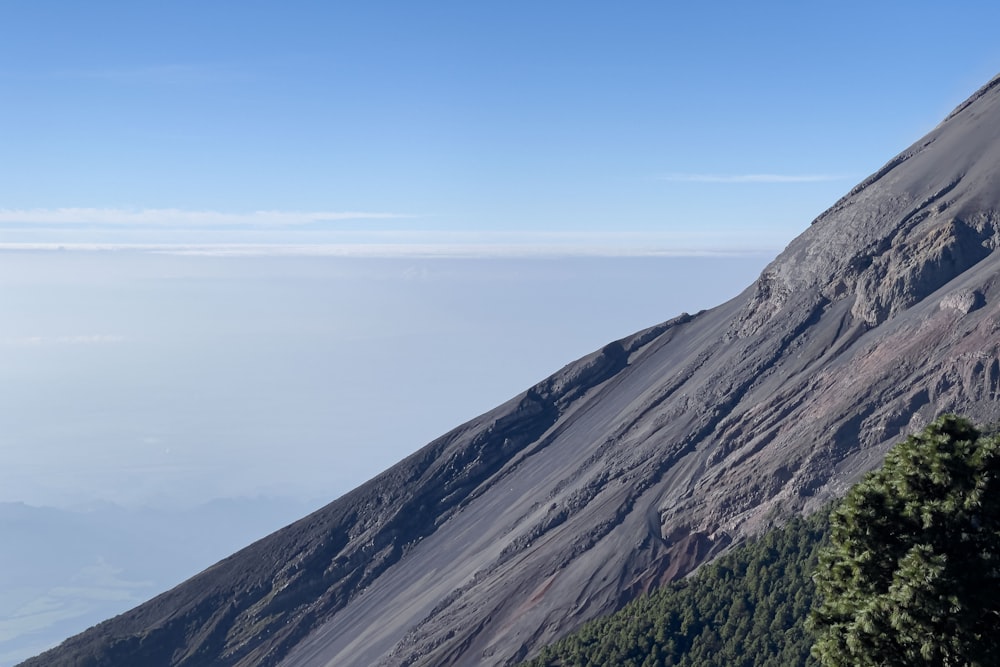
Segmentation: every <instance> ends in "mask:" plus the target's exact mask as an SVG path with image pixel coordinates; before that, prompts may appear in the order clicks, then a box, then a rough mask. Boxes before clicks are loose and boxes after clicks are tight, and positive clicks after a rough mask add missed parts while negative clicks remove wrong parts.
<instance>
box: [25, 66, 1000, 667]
mask: <svg viewBox="0 0 1000 667" xmlns="http://www.w3.org/2000/svg"><path fill="white" fill-rule="evenodd" d="M998 243H1000V78H997V79H994V80H993V81H991V82H990V83H989V84H987V85H986V86H985V87H983V88H982V89H981V90H979V91H978V92H976V93H975V94H974V95H973V96H972V97H971V98H970V99H969V100H968V101H967V102H965V103H963V104H962V105H961V106H959V107H958V108H957V109H956V110H955V111H954V112H953V113H952V114H951V115H949V116H948V117H947V118H946V119H945V120H944V121H943V122H942V123H941V124H940V125H939V126H938V127H937V128H935V129H934V130H933V131H932V132H930V133H929V134H928V135H927V136H925V137H924V138H922V139H920V140H919V141H918V142H917V143H915V144H914V145H913V146H911V147H910V148H908V149H907V150H905V151H904V152H903V153H901V154H900V155H898V156H896V157H895V158H893V159H892V160H890V161H889V162H888V163H887V164H886V165H885V166H884V167H883V168H882V169H880V170H879V171H878V172H876V173H875V174H873V175H872V176H871V177H869V178H868V179H866V180H865V181H863V182H862V183H861V184H859V185H858V186H857V187H855V188H854V189H853V190H852V191H851V192H849V193H848V194H847V195H846V196H844V197H843V198H842V199H841V200H840V201H838V202H837V203H835V204H834V205H833V207H832V208H830V209H829V210H828V211H826V212H825V213H823V214H822V215H821V216H820V217H819V218H817V219H816V220H815V221H814V222H813V223H812V225H811V226H810V227H809V228H808V229H807V230H806V231H805V232H804V233H803V234H802V235H801V236H799V237H798V238H797V239H795V240H794V241H793V242H792V243H791V244H790V245H789V246H788V248H786V249H785V251H784V252H782V253H781V254H780V255H779V256H778V257H777V258H776V259H775V260H774V261H773V262H772V263H771V264H770V265H769V266H768V267H767V268H766V269H765V270H764V272H763V273H762V274H761V276H760V278H759V279H758V280H757V281H756V282H755V283H754V284H752V285H751V286H750V287H748V288H747V289H746V290H745V291H744V292H743V293H742V294H740V295H739V296H737V297H736V298H734V299H732V300H731V301H729V302H727V303H724V304H722V305H720V306H718V307H716V308H713V309H711V310H708V311H703V312H701V313H698V314H695V315H682V316H680V317H677V318H675V319H673V320H670V321H668V322H666V323H664V324H661V325H658V326H655V327H652V328H650V329H648V330H646V331H642V332H639V333H637V334H635V335H633V336H630V337H628V338H625V339H623V340H620V341H617V342H614V343H611V344H609V345H607V346H606V347H605V348H604V349H602V350H600V351H598V352H596V353H594V354H592V355H590V356H588V357H585V358H583V359H581V360H579V361H577V362H575V363H572V364H570V365H569V366H567V367H566V368H564V369H563V370H561V371H560V372H558V373H556V374H555V375H553V376H552V377H550V378H548V379H547V380H545V381H543V382H541V383H539V384H538V385H536V386H534V387H532V388H531V389H529V390H528V391H526V392H524V393H523V394H521V395H519V396H517V397H515V398H513V399H512V400H510V401H509V402H507V403H505V404H503V405H501V406H499V407H497V408H496V409H494V410H493V411H491V412H489V413H487V414H484V415H482V416H481V417H478V418H476V419H473V420H472V421H470V422H468V423H466V424H464V425H462V426H460V427H458V428H456V429H455V430H453V431H451V432H450V433H447V434H446V435H444V436H442V437H441V438H439V439H437V440H435V441H433V442H431V443H430V444H428V445H427V446H426V447H424V448H423V449H421V450H419V451H418V452H416V453H415V454H413V455H412V456H410V457H409V458H407V459H405V460H403V461H401V462H400V463H398V464H397V465H395V466H393V467H392V468H390V469H389V470H387V471H386V472H384V473H383V474H381V475H379V476H378V477H376V478H374V479H372V480H371V481H369V482H367V483H366V484H364V485H362V486H360V487H359V488H357V489H355V490H354V491H352V492H350V493H348V494H346V495H344V496H343V497H341V498H339V499H337V500H336V501H334V502H332V503H331V504H329V505H328V506H326V507H324V508H322V509H320V510H318V511H317V512H315V513H313V514H311V515H309V516H307V517H305V518H303V519H301V520H300V521H298V522H296V523H294V524H292V525H290V526H288V527H286V528H284V529H282V530H280V531H278V532H276V533H274V534H272V535H270V536H268V537H266V538H264V539H262V540H260V541H258V542H256V543H254V544H252V545H250V546H249V547H247V548H246V549H244V550H242V551H240V552H238V553H236V554H234V555H233V556H231V557H229V558H227V559H226V560H223V561H222V562H220V563H218V564H217V565H215V566H213V567H211V568H209V569H208V570H206V571H204V572H202V573H201V574H199V575H197V576H195V577H193V578H192V579H190V580H188V581H187V582H185V583H183V584H181V585H180V586H178V587H176V588H174V589H172V590H170V591H168V592H166V593H164V594H162V595H160V596H159V597H157V598H154V599H153V600H151V601H149V602H147V603H145V604H143V605H141V606H139V607H137V608H136V609H134V610H132V611H130V612H128V613H126V614H123V615H121V616H118V617H116V618H114V619H111V620H109V621H106V622H105V623H103V624H100V625H98V626H96V627H94V628H92V629H90V630H88V631H87V632H85V633H83V634H81V635H78V636H76V637H73V638H71V639H69V640H67V641H66V642H65V643H63V645H61V646H60V647H58V648H56V649H53V650H52V651H49V652H47V653H45V654H43V655H42V656H40V657H38V658H35V659H33V660H30V661H28V662H27V663H25V664H26V665H31V666H35V665H46V666H47V667H51V666H53V665H132V664H149V665H154V664H155V665H178V666H180V665H185V666H195V665H227V666H228V665H232V666H235V665H240V666H247V667H249V666H251V665H253V666H257V665H265V666H269V665H282V666H283V667H317V666H326V665H337V666H338V667H343V666H352V665H357V666H361V665H380V666H403V665H434V666H437V665H509V664H515V663H517V662H519V661H521V660H524V659H528V658H531V657H533V656H534V655H535V654H537V653H538V652H539V651H540V650H541V649H542V647H544V646H545V645H547V644H550V643H551V642H553V641H554V640H556V639H558V638H560V637H562V636H564V635H565V634H567V633H568V632H570V631H572V630H574V629H576V628H578V627H580V626H581V625H583V624H584V623H585V622H587V621H589V620H591V619H594V618H596V617H598V616H602V615H605V614H607V613H609V612H612V611H614V610H616V609H619V608H621V607H622V606H623V605H625V604H626V603H627V602H628V601H629V600H631V599H633V598H635V597H636V596H637V595H639V594H640V593H643V592H646V591H648V590H650V589H652V588H656V587H660V586H662V585H663V584H665V583H666V582H669V581H672V580H675V579H677V578H679V577H681V576H683V575H685V574H687V573H689V572H691V571H692V570H693V569H694V568H696V567H698V566H699V565H701V564H702V563H705V562H707V561H708V560H711V559H712V558H714V557H715V556H717V555H718V554H720V553H722V552H723V551H725V550H726V549H727V547H728V546H729V545H731V544H733V543H735V542H739V541H742V540H743V539H745V538H746V537H748V536H750V535H754V534H758V533H760V532H762V531H763V530H764V529H765V528H767V527H769V526H771V525H772V524H774V523H775V522H779V521H780V520H781V519H782V518H784V517H789V516H792V515H794V514H797V513H808V512H811V511H813V510H815V509H817V508H819V507H821V506H824V505H825V504H826V503H827V502H828V501H829V500H831V499H833V498H836V497H838V496H840V495H842V494H843V493H844V492H845V491H846V489H847V488H848V487H849V486H850V485H851V483H853V482H854V481H855V480H857V479H858V478H859V477H860V475H861V474H862V473H863V472H865V471H867V470H870V469H872V468H874V467H876V466H877V465H878V464H879V463H880V462H881V460H882V458H883V456H884V454H885V452H886V450H887V449H888V448H889V446H890V445H891V444H892V443H893V442H894V441H896V440H897V439H899V438H900V436H902V435H905V434H907V433H910V432H913V431H916V430H918V429H920V428H922V427H923V426H924V425H926V424H927V423H929V422H930V421H931V420H932V419H933V418H934V417H935V416H937V415H938V414H940V413H942V412H957V413H962V414H964V415H968V416H969V417H970V418H971V419H972V420H974V421H977V422H981V423H985V422H991V421H994V420H995V419H996V401H997V397H998V391H1000V349H998V348H1000V335H998V332H1000V285H998V284H997V275H998V271H1000V256H998V255H997V254H996V253H995V252H994V250H995V249H996V248H997V246H998ZM664 289H669V287H666V286H665V287H664Z"/></svg>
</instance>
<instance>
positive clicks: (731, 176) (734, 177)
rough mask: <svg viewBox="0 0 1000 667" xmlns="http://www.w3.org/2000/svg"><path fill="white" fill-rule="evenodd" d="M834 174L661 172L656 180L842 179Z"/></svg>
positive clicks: (782, 181)
mask: <svg viewBox="0 0 1000 667" xmlns="http://www.w3.org/2000/svg"><path fill="white" fill-rule="evenodd" d="M845 178H846V176H838V175H834V174H683V173H673V174H661V175H660V176H657V180H660V181H670V182H673V183H823V182H827V181H840V180H844V179H845Z"/></svg>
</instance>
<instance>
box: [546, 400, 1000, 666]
mask: <svg viewBox="0 0 1000 667" xmlns="http://www.w3.org/2000/svg"><path fill="white" fill-rule="evenodd" d="M998 652H1000V435H998V434H997V431H996V428H995V427H990V428H988V429H987V430H986V432H983V431H981V430H980V429H978V428H976V427H975V426H973V425H972V423H970V422H969V421H967V420H965V419H962V418H960V417H956V416H954V415H943V416H941V417H939V418H938V419H937V420H935V421H934V422H933V423H932V424H930V425H928V426H927V428H925V429H924V430H923V431H922V432H920V433H917V434H914V435H911V436H909V437H908V438H906V439H905V440H904V441H902V442H900V443H899V444H897V445H896V446H895V447H893V449H892V450H890V451H889V453H888V455H887V456H886V458H885V462H884V463H883V465H882V467H881V468H879V469H877V470H873V471H871V472H869V473H868V474H866V475H865V476H864V478H863V479H861V481H859V482H858V483H856V484H855V485H854V486H852V487H851V489H850V490H849V491H848V493H847V495H846V496H845V497H844V498H843V499H842V500H840V501H838V502H837V503H835V504H834V506H833V508H832V511H819V512H816V513H814V514H813V515H812V516H810V517H808V518H794V519H792V520H791V521H790V522H789V523H787V524H786V525H784V526H783V527H780V528H775V529H772V530H771V531H769V532H767V533H765V534H764V535H762V536H761V537H759V538H757V539H756V540H754V541H752V542H750V543H748V544H745V545H743V546H741V547H739V548H736V549H734V550H732V551H731V552H729V553H728V554H727V555H725V556H723V557H721V558H720V559H718V560H717V561H715V562H714V563H712V564H710V565H708V566H706V567H703V568H702V569H701V570H699V571H698V572H697V573H696V574H695V575H693V576H692V577H690V578H688V579H687V580H682V581H679V582H676V583H674V584H672V585H670V586H668V587H666V588H663V589H661V590H659V591H656V592H654V593H652V594H650V595H647V596H644V597H641V598H638V599H636V600H634V601H632V602H631V603H630V604H629V605H627V606H626V607H624V608H623V609H622V610H621V611H619V612H618V613H616V614H614V615H612V616H610V617H606V618H603V619H598V620H595V621H592V622H591V623H589V624H587V625H585V626H584V627H583V628H582V629H581V630H580V631H578V632H577V633H576V634H574V635H571V636H569V637H566V638H564V639H563V640H561V641H559V642H558V643H556V644H554V645H553V646H550V647H548V648H546V649H544V650H543V651H542V653H541V654H540V655H539V656H538V657H537V658H536V659H535V660H533V661H531V662H530V663H528V665H530V667H570V666H573V667H590V666H594V667H596V666H597V665H620V666H623V667H673V666H676V667H680V666H684V667H694V666H696V665H697V666H698V667H713V666H715V665H719V666H720V667H721V666H723V665H730V666H735V667H758V666H765V665H766V666H769V667H777V666H779V665H782V666H790V665H797V666H802V665H819V664H822V665H825V666H826V667H859V666H864V667H868V666H871V667H874V666H879V667H886V666H891V667H912V666H913V665H928V666H929V665H965V666H966V667H984V666H985V665H992V664H996V662H995V661H996V655H997V653H998Z"/></svg>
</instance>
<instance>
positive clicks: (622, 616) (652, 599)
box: [528, 512, 827, 667]
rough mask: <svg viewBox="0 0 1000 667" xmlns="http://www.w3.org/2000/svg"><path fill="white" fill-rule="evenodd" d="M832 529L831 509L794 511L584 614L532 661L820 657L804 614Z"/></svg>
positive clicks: (583, 664) (686, 662)
mask: <svg viewBox="0 0 1000 667" xmlns="http://www.w3.org/2000/svg"><path fill="white" fill-rule="evenodd" d="M826 529H827V513H826V512H817V513H816V514H815V515H813V516H812V517H810V518H807V519H801V518H796V519H793V520H792V521H790V522H789V523H788V524H786V525H785V526H784V527H782V528H780V529H775V530H772V531H770V532H768V533H766V534H764V535H763V536H761V537H760V538H759V539H757V540H755V541H753V542H751V543H749V544H747V545H745V546H742V547H740V548H738V549H734V550H733V551H731V552H730V553H728V554H726V555H725V556H723V557H721V558H720V559H719V560H717V561H716V562H715V563H713V564H711V565H708V566H706V567H704V568H702V569H701V570H699V571H698V573H697V574H696V575H694V576H693V577H691V578H689V579H686V580H683V581H679V582H676V583H673V584H671V585H670V586H668V587H665V588H663V589H661V590H659V591H655V592H653V593H651V594H650V595H647V596H643V597H641V598H639V599H637V600H635V601H633V602H631V603H630V604H628V605H627V606H626V607H625V608H624V609H622V610H621V611H619V612H618V613H617V614H614V615H612V616H609V617H606V618H603V619H598V620H596V621H593V622H591V623H589V624H587V625H586V626H584V627H583V628H582V629H581V630H580V631H579V632H577V633H576V634H574V635H571V636H569V637H567V638H565V639H563V640H562V641H560V642H558V643H556V644H554V645H552V646H550V647H548V648H546V649H544V650H543V651H542V653H541V654H540V655H539V657H538V658H536V659H535V660H533V661H531V662H530V663H528V665H530V666H531V667H542V666H543V665H544V666H553V667H554V666H567V667H568V666H571V665H572V666H574V667H588V666H591V665H592V666H594V667H597V666H598V665H615V666H621V667H667V666H669V665H676V666H687V667H693V666H694V665H698V666H699V667H708V666H712V665H718V666H719V667H723V666H725V667H756V666H763V665H770V666H775V667H776V666H778V665H816V664H817V662H816V661H815V660H814V659H813V658H811V657H810V655H809V650H810V647H811V645H812V643H813V640H814V637H813V636H812V635H811V634H809V633H808V632H807V631H806V629H805V619H806V616H807V615H808V612H809V608H810V606H811V605H812V601H813V592H814V586H813V583H812V580H811V579H810V575H811V573H812V571H813V569H814V567H815V566H816V562H817V556H818V552H819V549H820V546H821V545H822V544H823V542H824V535H825V533H826Z"/></svg>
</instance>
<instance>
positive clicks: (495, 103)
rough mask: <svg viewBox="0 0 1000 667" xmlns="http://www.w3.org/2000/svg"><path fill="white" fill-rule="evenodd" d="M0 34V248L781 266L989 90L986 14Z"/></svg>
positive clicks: (857, 10)
mask: <svg viewBox="0 0 1000 667" xmlns="http://www.w3.org/2000/svg"><path fill="white" fill-rule="evenodd" d="M0 25H2V31H3V33H2V34H3V38H2V39H0V85H2V90H3V103H2V104H0V146H2V147H3V157H4V159H3V160H2V163H0V209H3V210H2V211H0V242H8V243H11V242H25V241H29V242H37V241H44V242H73V241H78V242H79V241H83V242H86V241H116V240H117V241H140V242H148V241H158V240H162V241H172V242H208V241H214V240H220V241H227V242H232V241H249V242H257V241H283V242H313V241H331V240H344V239H348V240H359V239H360V240H380V241H383V242H386V241H388V242H391V241H398V240H402V241H414V240H424V239H425V237H424V236H422V234H423V232H425V231H427V230H432V231H437V232H444V234H440V233H439V234H438V235H436V236H428V237H426V239H430V240H434V241H438V242H440V241H442V240H443V241H452V240H458V241H462V240H473V241H475V240H485V241H488V242H497V241H502V240H511V239H513V240H516V241H519V242H520V241H526V242H532V241H534V240H537V239H538V237H535V236H524V235H523V234H521V232H528V231H530V232H533V233H538V232H542V231H545V232H554V233H556V234H557V235H556V236H554V237H549V240H550V241H551V240H552V239H556V240H557V241H558V240H559V239H562V238H564V237H563V236H559V235H566V234H569V235H571V236H569V237H566V238H577V237H573V236H572V234H578V233H580V232H585V233H588V234H594V233H597V232H608V231H611V232H615V233H619V232H622V231H631V232H636V233H639V236H637V237H636V242H637V243H640V244H644V243H645V244H650V243H651V244H654V245H655V244H661V245H663V244H666V245H671V244H674V245H677V246H688V247H695V246H699V247H701V246H704V247H708V246H712V245H713V244H715V245H719V244H721V245H724V246H733V245H736V246H739V245H755V244H756V245H764V246H777V247H780V245H782V244H783V243H784V242H785V241H787V240H788V239H790V238H791V237H792V236H794V235H795V234H796V233H798V232H799V231H800V230H802V229H804V228H805V226H806V225H808V223H809V221H810V220H811V219H812V218H813V217H814V216H815V215H816V214H818V213H820V212H821V211H822V210H823V209H824V208H826V207H827V206H828V205H829V204H831V203H832V202H833V201H834V200H836V198H837V197H839V195H841V194H842V193H844V192H845V191H846V190H848V189H849V188H850V187H851V186H852V185H853V184H854V183H856V182H857V181H859V180H861V179H862V178H863V177H864V176H866V175H867V174H868V173H870V172H871V171H873V170H875V169H876V168H878V167H879V166H880V165H881V164H883V163H884V162H885V161H887V160H888V159H889V158H890V157H891V156H892V155H893V154H895V153H896V152H898V151H899V150H901V149H903V148H905V147H906V146H907V145H909V143H911V142H912V141H914V140H916V139H917V138H918V137H919V136H920V135H922V134H923V133H924V132H926V131H927V130H929V129H930V128H931V127H933V125H934V124H936V123H937V122H938V121H939V120H940V119H941V118H942V117H943V116H944V115H945V114H946V113H947V112H948V111H950V109H951V108H952V107H953V106H954V105H956V104H957V103H958V102H960V101H961V100H962V99H964V98H965V97H966V96H968V95H969V94H970V93H972V92H973V91H974V90H975V89H976V88H977V87H979V86H980V85H982V84H983V83H985V82H986V81H987V80H988V79H989V78H990V77H992V76H993V75H994V74H995V73H996V72H997V71H998V70H1000V40H997V39H996V26H997V25H1000V5H997V4H996V3H991V2H960V3H953V4H950V5H947V6H944V5H941V4H940V3H931V2H879V3H869V2H837V3H801V2H756V3H737V2H728V3H719V2H703V3H676V2H614V3H611V2H580V1H574V2H557V1H532V2H380V1H372V2H298V1H294V0H290V1H285V2H280V3H279V2H258V1H249V0H241V1H239V2H237V1H228V2H224V1H211V2H206V1H204V0H199V1H197V2H187V1H172V2H159V3H149V2H134V1H131V0H129V1H122V2H107V1H104V2H86V3H84V2H69V1H62V2H56V1H52V0H32V1H30V2H28V1H10V2H3V3H2V4H0ZM57 209H77V210H57ZM261 211H264V212H267V213H257V214H256V215H254V212H261ZM386 214H388V215H389V216H400V217H386ZM95 228H96V229H95ZM101 228H104V229H101ZM209 228H214V229H225V230H228V231H226V232H224V233H218V232H216V233H214V234H212V233H207V232H206V230H207V229H209ZM109 230H114V231H109ZM126 230H128V231H127V232H126ZM132 230H144V231H141V233H139V232H134V231H132ZM150 230H154V231H150ZM167 230H170V231H167ZM339 230H349V231H351V232H352V233H354V234H355V236H337V234H335V233H331V232H337V231H339ZM384 230H389V231H394V233H393V234H389V235H379V234H375V235H371V236H369V235H368V234H367V232H369V231H371V232H378V233H380V232H382V231H384ZM400 230H402V231H403V232H404V233H402V234H400V233H399V231H400ZM359 231H360V232H364V233H362V234H360V235H359V234H358V233H359ZM304 232H311V233H304ZM511 232H517V234H514V235H512V236H502V235H498V233H503V234H511ZM657 235H659V236H657ZM580 238H584V239H595V238H596V239H597V240H598V242H604V241H605V240H606V237H593V236H583V237H580Z"/></svg>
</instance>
